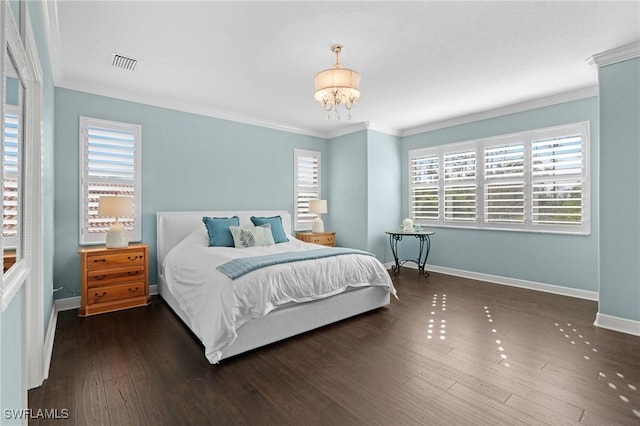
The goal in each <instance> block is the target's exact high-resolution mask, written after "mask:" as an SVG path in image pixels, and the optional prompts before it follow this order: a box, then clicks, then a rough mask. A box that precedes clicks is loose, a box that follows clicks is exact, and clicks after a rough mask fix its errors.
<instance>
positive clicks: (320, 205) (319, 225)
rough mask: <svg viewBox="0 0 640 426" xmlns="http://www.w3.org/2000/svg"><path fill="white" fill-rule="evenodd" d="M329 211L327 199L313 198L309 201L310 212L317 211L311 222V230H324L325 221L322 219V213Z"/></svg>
mask: <svg viewBox="0 0 640 426" xmlns="http://www.w3.org/2000/svg"><path fill="white" fill-rule="evenodd" d="M326 212H327V200H311V201H309V213H315V214H316V215H317V216H316V218H315V220H314V221H313V223H312V224H311V232H324V222H322V219H320V215H321V214H322V213H326Z"/></svg>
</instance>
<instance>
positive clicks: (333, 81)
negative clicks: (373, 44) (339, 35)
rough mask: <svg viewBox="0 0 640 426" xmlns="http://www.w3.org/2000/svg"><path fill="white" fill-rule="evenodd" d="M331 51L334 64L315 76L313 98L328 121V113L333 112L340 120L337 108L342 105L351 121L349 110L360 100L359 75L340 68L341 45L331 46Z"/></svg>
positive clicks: (329, 116)
mask: <svg viewBox="0 0 640 426" xmlns="http://www.w3.org/2000/svg"><path fill="white" fill-rule="evenodd" d="M331 51H332V52H333V53H335V54H336V62H335V64H333V68H329V69H326V70H324V71H320V72H319V73H318V74H316V76H315V78H314V81H315V86H316V91H315V93H314V94H313V97H314V98H315V100H316V101H318V102H320V107H321V108H322V110H323V111H326V112H327V118H328V119H331V115H330V114H329V112H330V111H331V110H333V111H334V113H335V116H336V120H340V112H339V111H338V107H339V106H340V105H342V106H343V107H344V108H345V109H346V110H347V111H348V114H349V117H348V119H349V120H351V109H352V108H353V107H354V106H356V103H357V102H358V99H359V98H360V89H359V86H360V74H359V73H358V72H356V71H354V70H350V69H348V68H341V67H340V52H341V51H342V45H341V44H334V45H333V46H331Z"/></svg>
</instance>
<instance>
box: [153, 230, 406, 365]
mask: <svg viewBox="0 0 640 426" xmlns="http://www.w3.org/2000/svg"><path fill="white" fill-rule="evenodd" d="M318 248H321V247H320V246H318V245H316V244H309V243H305V242H302V241H299V240H297V239H295V238H293V237H291V236H289V242H288V243H280V244H276V245H273V246H267V247H251V248H242V249H237V248H231V247H208V239H207V235H206V232H202V231H196V232H193V233H192V234H190V235H189V236H188V237H186V238H185V239H184V240H182V241H181V242H180V243H179V244H177V245H176V246H175V247H174V248H173V249H171V251H170V252H169V253H168V254H167V256H166V258H165V261H164V264H163V269H164V274H165V279H166V283H167V287H168V288H169V290H170V291H171V293H172V294H173V296H174V297H175V299H176V300H177V301H178V303H179V304H180V308H181V309H182V310H183V311H184V312H185V313H186V315H187V317H188V319H189V321H190V324H188V325H189V327H190V328H191V330H192V331H193V332H194V333H195V334H196V335H197V336H198V337H199V338H200V340H201V341H202V343H203V344H204V347H205V355H206V357H207V359H208V360H209V362H211V363H217V362H218V361H219V360H220V358H221V356H222V353H223V352H224V351H225V350H226V349H227V348H228V347H229V346H230V345H231V344H232V343H233V342H234V341H235V340H236V338H237V334H236V330H237V329H238V328H239V327H240V326H241V325H242V324H244V323H245V322H247V321H248V320H250V319H252V318H258V317H262V316H264V315H266V314H268V313H269V312H270V311H272V310H273V309H275V308H276V307H278V306H280V305H283V304H286V303H290V302H307V301H311V300H316V299H321V298H325V297H329V296H332V295H335V294H338V293H342V292H343V291H345V290H346V289H347V288H348V287H364V286H382V287H386V288H387V289H388V290H389V292H391V293H392V294H394V295H395V294H396V290H395V288H394V287H393V284H392V282H391V279H390V278H389V274H388V273H387V271H386V270H385V268H384V266H383V265H382V264H381V263H380V261H378V260H377V259H376V258H375V257H373V256H367V255H352V254H349V255H341V256H333V257H327V258H323V259H316V260H305V261H299V262H292V263H287V264H280V265H273V266H269V267H267V268H262V269H259V270H257V271H253V272H250V273H248V274H246V275H244V276H242V277H240V278H237V279H235V280H233V281H232V280H231V279H229V278H228V277H227V276H226V275H224V274H223V273H222V272H220V271H218V270H217V269H216V267H217V266H218V265H221V264H223V263H225V262H228V261H229V260H231V259H233V258H236V257H250V256H262V255H266V254H274V253H282V252H290V251H298V250H313V249H318Z"/></svg>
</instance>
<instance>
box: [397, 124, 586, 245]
mask: <svg viewBox="0 0 640 426" xmlns="http://www.w3.org/2000/svg"><path fill="white" fill-rule="evenodd" d="M588 138H589V123H588V122H583V123H576V124H568V125H564V126H558V127H554V128H547V129H539V130H532V131H526V132H521V133H517V134H513V135H502V136H496V137H491V138H486V139H482V140H478V141H472V142H463V143H456V144H448V145H439V146H435V147H430V148H421V149H416V150H412V151H409V211H410V212H411V217H412V218H413V220H414V221H416V222H417V223H421V224H424V225H431V226H453V227H456V226H464V227H472V228H487V229H505V230H519V231H537V232H558V233H575V234H588V233H589V191H590V189H589V188H590V185H589V167H588V164H589V163H588V161H587V159H588V147H589V144H588V140H589V139H588Z"/></svg>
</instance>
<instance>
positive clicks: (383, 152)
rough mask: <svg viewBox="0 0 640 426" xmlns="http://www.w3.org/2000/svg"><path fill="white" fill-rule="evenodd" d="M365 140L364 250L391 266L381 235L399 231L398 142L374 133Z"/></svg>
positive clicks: (400, 182) (400, 178)
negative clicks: (365, 217) (365, 198)
mask: <svg viewBox="0 0 640 426" xmlns="http://www.w3.org/2000/svg"><path fill="white" fill-rule="evenodd" d="M367 136H368V138H367V190H368V191H367V193H368V197H367V215H368V220H367V238H368V245H367V250H368V251H370V252H372V253H375V254H376V255H377V256H378V259H380V261H382V262H391V261H392V260H393V256H392V255H391V248H390V246H389V239H388V237H387V235H386V234H385V233H384V231H385V230H388V229H395V228H398V227H399V226H400V221H401V217H402V191H401V189H402V177H401V173H402V168H401V159H400V158H401V156H400V140H399V138H397V137H395V136H390V135H386V134H384V133H379V132H376V131H373V130H368V131H367Z"/></svg>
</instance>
